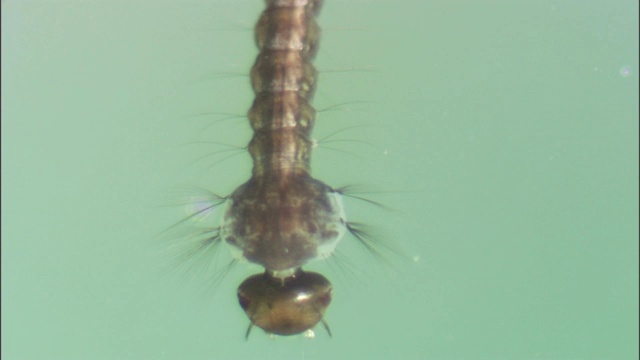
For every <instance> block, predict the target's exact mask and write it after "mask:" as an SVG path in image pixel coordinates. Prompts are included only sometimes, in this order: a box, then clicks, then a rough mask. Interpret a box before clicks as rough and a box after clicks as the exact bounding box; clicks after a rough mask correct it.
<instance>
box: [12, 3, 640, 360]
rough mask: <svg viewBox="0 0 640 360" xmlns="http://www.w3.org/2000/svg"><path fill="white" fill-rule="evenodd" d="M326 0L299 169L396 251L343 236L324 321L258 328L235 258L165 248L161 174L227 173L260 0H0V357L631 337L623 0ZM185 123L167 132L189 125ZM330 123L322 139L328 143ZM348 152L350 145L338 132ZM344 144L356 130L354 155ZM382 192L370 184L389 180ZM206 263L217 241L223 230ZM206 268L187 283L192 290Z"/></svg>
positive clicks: (631, 109)
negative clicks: (310, 333)
mask: <svg viewBox="0 0 640 360" xmlns="http://www.w3.org/2000/svg"><path fill="white" fill-rule="evenodd" d="M399 3H401V2H397V1H375V0H372V1H357V0H353V1H351V0H334V1H330V0H327V1H326V3H325V6H324V8H323V12H322V15H321V17H320V19H319V22H320V24H321V26H323V27H324V29H325V32H324V36H323V40H322V42H321V47H320V52H319V56H318V59H317V65H318V68H319V69H320V70H321V71H323V72H322V74H321V78H320V82H319V84H318V91H317V95H316V97H315V100H314V103H315V105H316V106H317V108H318V109H324V108H328V107H330V106H333V105H336V104H343V103H347V105H346V106H343V107H342V108H341V109H340V110H339V111H326V112H323V113H320V115H319V117H318V122H317V125H316V131H315V134H316V136H317V137H318V138H322V137H324V136H326V135H329V134H331V133H333V132H335V131H338V130H340V129H343V128H345V127H351V126H359V125H368V126H369V125H370V126H369V127H366V128H352V129H350V130H346V131H344V132H342V133H340V134H339V136H337V138H338V139H351V140H358V141H366V142H369V143H371V144H372V145H363V144H361V143H357V142H346V143H340V142H336V143H325V144H324V145H323V144H321V146H320V147H319V149H318V151H317V153H316V154H315V155H314V161H313V166H314V174H315V175H316V176H317V177H319V178H321V179H323V180H325V181H326V182H327V183H329V184H331V185H334V186H343V185H349V184H364V185H367V186H370V187H373V188H375V189H378V190H380V191H382V192H381V193H378V194H375V195H373V197H372V198H373V199H374V200H376V201H380V202H382V203H384V204H385V205H388V206H389V207H392V208H394V209H397V211H396V212H385V211H380V210H379V209H376V208H375V207H372V206H367V205H366V204H363V203H358V202H357V201H349V202H348V203H347V207H348V208H347V211H348V215H349V217H350V219H352V220H354V221H361V222H366V223H369V224H373V225H375V226H376V227H379V228H381V229H382V232H381V234H386V235H387V239H388V240H389V241H391V242H393V243H395V244H399V246H400V247H402V249H403V250H404V251H405V253H406V254H407V256H408V257H409V258H410V259H413V260H405V261H403V260H398V259H395V258H393V255H389V256H390V258H391V260H392V262H393V265H394V266H393V267H392V269H391V270H389V269H388V268H386V267H385V266H384V265H383V264H380V262H379V261H377V260H376V259H375V258H372V257H370V256H368V255H367V254H366V253H365V252H364V251H363V250H362V249H361V248H358V246H357V245H356V244H355V243H354V242H353V239H349V238H347V239H345V240H344V243H343V244H341V246H340V249H341V250H340V254H339V255H340V259H341V260H343V262H347V264H346V265H343V266H340V264H338V263H335V262H334V263H328V264H316V265H313V266H312V267H311V268H313V269H314V270H317V271H321V272H323V273H324V274H325V275H326V276H328V277H329V278H331V279H332V281H333V284H334V301H333V303H332V305H331V308H330V310H329V312H328V313H327V316H326V319H327V321H328V322H329V323H330V325H331V327H332V331H333V334H334V336H333V338H331V339H329V338H328V337H327V336H326V334H325V333H324V332H323V331H322V330H321V329H319V330H318V332H317V338H316V339H314V340H308V339H304V338H301V337H296V338H279V339H276V340H273V339H270V338H268V337H267V336H264V335H263V334H262V333H260V332H259V331H254V332H253V333H252V335H251V338H250V340H249V341H248V342H246V341H245V340H244V331H245V330H246V326H247V325H248V323H247V319H246V317H245V315H244V314H243V313H242V311H241V310H240V308H239V307H238V306H237V304H236V299H235V289H236V287H237V285H238V284H239V283H240V281H242V279H244V277H246V276H247V275H249V274H252V273H254V272H256V271H258V270H259V269H256V268H255V267H254V268H251V267H248V266H246V265H242V266H238V267H237V268H236V269H235V271H233V272H232V274H230V275H229V276H227V277H226V278H225V279H224V280H223V281H222V282H220V283H219V284H217V285H216V286H215V288H214V289H213V290H211V291H207V285H206V278H205V279H203V278H202V277H197V276H194V277H193V279H191V280H190V281H184V280H185V279H187V278H189V277H188V276H186V275H185V274H184V273H180V272H163V271H162V261H161V260H159V256H158V253H159V252H161V250H162V242H161V241H159V240H158V239H157V238H156V237H154V236H155V234H157V233H158V232H159V231H161V230H162V229H164V228H166V227H167V226H169V225H170V224H172V223H173V222H175V221H176V220H177V219H179V218H180V217H181V216H183V214H182V213H181V212H180V211H181V210H180V208H176V207H173V208H172V207H169V208H167V207H157V205H161V204H166V203H167V198H170V195H171V191H170V189H175V188H177V187H181V186H190V185H195V186H202V187H206V188H207V189H210V190H212V191H215V192H218V193H221V194H226V193H228V192H230V191H231V190H233V188H235V186H237V185H238V184H239V183H240V182H241V181H244V180H245V179H246V178H247V177H248V175H249V171H250V163H249V158H248V156H247V155H245V154H240V155H238V156H236V157H233V158H231V159H229V160H227V161H223V162H220V163H218V164H215V163H216V161H217V160H219V159H220V158H217V159H216V158H215V157H214V158H206V159H204V160H200V161H198V158H200V157H202V156H203V155H205V154H207V153H209V152H212V151H215V150H218V149H217V148H210V147H208V146H206V145H205V146H202V145H188V143H190V142H195V141H222V142H226V143H232V144H238V145H239V146H243V145H244V144H245V143H246V142H247V141H248V139H249V137H250V133H249V132H248V127H247V126H246V124H245V123H244V122H243V121H242V120H240V121H239V122H235V123H234V122H233V121H229V122H221V123H218V124H216V125H213V126H211V127H209V128H207V129H206V130H203V129H205V128H206V126H207V121H208V120H215V119H216V117H209V118H207V117H189V116H188V115H190V114H196V113H200V112H206V111H217V112H228V113H235V114H243V113H244V112H245V111H246V110H247V109H248V107H249V106H250V104H251V101H252V93H251V90H250V87H249V85H248V78H247V77H246V75H244V74H247V73H248V70H249V67H250V66H251V64H252V62H253V58H254V56H255V53H256V50H255V48H254V45H253V43H252V34H251V28H252V26H253V23H254V22H255V20H256V19H257V16H258V14H259V12H260V11H261V9H262V7H263V3H262V2H261V1H258V0H256V1H213V0H212V1H193V2H178V3H176V2H158V3H157V4H151V3H147V2H143V1H139V2H125V1H93V2H61V1H58V2H52V1H29V2H26V1H24V2H23V1H20V2H18V1H4V2H3V3H2V210H3V212H2V345H3V346H2V355H3V358H6V359H325V358H332V359H395V358H403V359H462V358H464V359H532V358H539V359H636V358H637V357H638V340H637V338H638V321H637V320H638V220H637V219H638V95H639V94H638V73H639V68H638V55H637V54H638V32H637V28H638V15H637V14H638V5H637V2H635V1H631V0H616V1H596V0H590V1H543V0H541V1H420V2H419V1H408V2H402V5H401V6H398V4H399ZM185 144H187V145H185ZM330 148H334V149H338V150H340V151H343V152H340V151H334V150H332V149H330ZM345 152H346V153H348V154H345ZM349 154H351V155H349ZM384 191H391V192H389V193H384ZM220 259H221V261H222V262H223V263H226V261H228V260H229V259H230V255H228V254H227V252H226V250H225V249H223V251H222V252H221V253H220ZM203 288H204V289H203Z"/></svg>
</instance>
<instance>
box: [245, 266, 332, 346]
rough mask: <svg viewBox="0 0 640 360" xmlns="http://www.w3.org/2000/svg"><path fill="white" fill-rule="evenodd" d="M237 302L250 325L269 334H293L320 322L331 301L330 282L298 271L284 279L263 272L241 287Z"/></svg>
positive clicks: (318, 276)
mask: <svg viewBox="0 0 640 360" xmlns="http://www.w3.org/2000/svg"><path fill="white" fill-rule="evenodd" d="M238 301H239V302H240V306H241V307H242V309H243V310H244V312H245V313H246V314H247V316H248V317H249V320H251V323H252V324H253V325H255V326H257V327H259V328H261V329H263V330H264V331H265V332H267V333H270V334H275V335H296V334H300V333H303V332H305V331H307V330H309V329H311V328H313V327H314V326H315V325H316V324H317V323H318V322H320V321H322V317H323V316H324V313H325V311H326V310H327V307H329V303H330V302H331V283H330V282H329V280H327V278H325V277H324V276H322V275H320V274H318V273H313V272H304V271H302V270H300V269H298V271H296V273H295V274H294V275H292V276H290V277H287V278H277V277H274V276H272V275H270V274H269V273H267V272H265V273H263V274H257V275H253V276H251V277H249V278H247V279H246V280H245V281H243V282H242V284H240V287H239V288H238ZM247 336H248V333H247Z"/></svg>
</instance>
